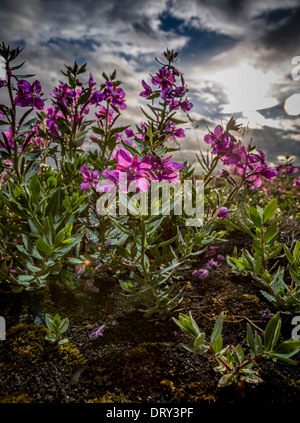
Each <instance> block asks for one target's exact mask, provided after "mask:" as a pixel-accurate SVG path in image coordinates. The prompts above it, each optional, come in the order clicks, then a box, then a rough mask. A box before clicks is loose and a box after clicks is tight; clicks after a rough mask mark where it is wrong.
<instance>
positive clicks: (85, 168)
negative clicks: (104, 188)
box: [80, 165, 91, 179]
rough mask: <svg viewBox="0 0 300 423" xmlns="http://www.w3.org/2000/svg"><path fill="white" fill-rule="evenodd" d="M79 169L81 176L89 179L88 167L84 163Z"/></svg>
mask: <svg viewBox="0 0 300 423" xmlns="http://www.w3.org/2000/svg"><path fill="white" fill-rule="evenodd" d="M80 171H81V173H82V174H83V176H84V177H85V178H88V179H90V177H91V176H90V171H89V170H88V168H87V167H86V166H85V165H84V166H81V168H80Z"/></svg>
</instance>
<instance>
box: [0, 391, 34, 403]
mask: <svg viewBox="0 0 300 423" xmlns="http://www.w3.org/2000/svg"><path fill="white" fill-rule="evenodd" d="M32 401H33V398H31V397H29V396H28V394H20V393H15V394H4V395H0V403H1V404H4V403H9V404H16V403H23V404H29V403H30V402H32Z"/></svg>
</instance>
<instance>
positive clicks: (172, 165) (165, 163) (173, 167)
mask: <svg viewBox="0 0 300 423" xmlns="http://www.w3.org/2000/svg"><path fill="white" fill-rule="evenodd" d="M171 158H172V156H170V157H167V158H166V159H164V160H162V159H161V158H160V157H158V156H157V157H156V158H155V163H154V165H153V170H156V171H158V173H157V178H156V177H154V178H153V176H151V179H152V180H153V179H158V181H159V182H161V181H163V180H165V181H167V182H170V183H173V184H177V182H178V181H179V172H178V171H179V170H180V169H182V168H183V166H184V164H183V163H176V162H171V161H170V160H171ZM152 175H153V174H152Z"/></svg>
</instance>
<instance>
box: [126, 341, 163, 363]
mask: <svg viewBox="0 0 300 423" xmlns="http://www.w3.org/2000/svg"><path fill="white" fill-rule="evenodd" d="M168 345H170V344H169V343H167V342H143V343H142V344H139V345H138V346H137V347H135V348H132V350H130V351H129V352H128V353H127V354H126V355H125V357H126V358H127V359H129V360H139V359H142V360H145V359H151V358H155V357H157V355H158V354H159V353H160V351H162V350H163V349H164V348H165V347H166V346H168Z"/></svg>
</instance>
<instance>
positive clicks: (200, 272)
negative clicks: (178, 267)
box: [192, 269, 209, 279]
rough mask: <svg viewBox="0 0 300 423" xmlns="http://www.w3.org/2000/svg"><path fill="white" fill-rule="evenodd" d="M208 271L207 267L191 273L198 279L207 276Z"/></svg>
mask: <svg viewBox="0 0 300 423" xmlns="http://www.w3.org/2000/svg"><path fill="white" fill-rule="evenodd" d="M208 274H209V272H208V270H207V269H199V270H196V271H195V272H193V273H192V275H193V276H196V277H197V278H199V279H205V278H207V276H208Z"/></svg>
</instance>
